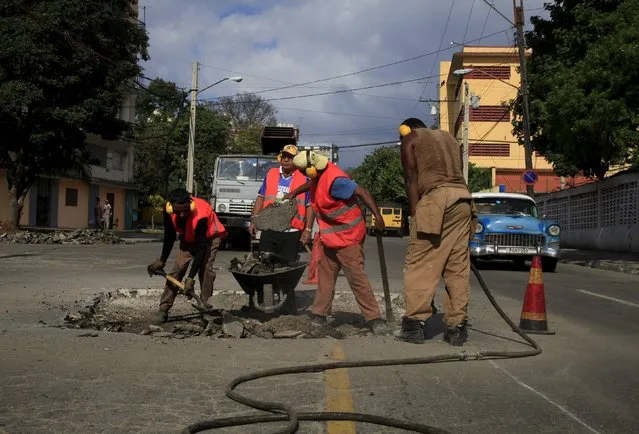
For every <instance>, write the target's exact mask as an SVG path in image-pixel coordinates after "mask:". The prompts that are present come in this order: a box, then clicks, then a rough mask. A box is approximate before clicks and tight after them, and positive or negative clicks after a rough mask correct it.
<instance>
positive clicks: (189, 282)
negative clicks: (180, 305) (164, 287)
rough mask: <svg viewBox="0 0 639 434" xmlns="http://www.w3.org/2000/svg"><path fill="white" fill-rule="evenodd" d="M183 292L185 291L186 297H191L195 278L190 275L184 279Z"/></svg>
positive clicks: (193, 291) (193, 292)
mask: <svg viewBox="0 0 639 434" xmlns="http://www.w3.org/2000/svg"><path fill="white" fill-rule="evenodd" d="M184 292H185V293H186V298H187V299H189V300H190V299H191V298H193V295H192V294H195V280H194V279H191V278H190V277H189V278H187V279H186V280H185V281H184Z"/></svg>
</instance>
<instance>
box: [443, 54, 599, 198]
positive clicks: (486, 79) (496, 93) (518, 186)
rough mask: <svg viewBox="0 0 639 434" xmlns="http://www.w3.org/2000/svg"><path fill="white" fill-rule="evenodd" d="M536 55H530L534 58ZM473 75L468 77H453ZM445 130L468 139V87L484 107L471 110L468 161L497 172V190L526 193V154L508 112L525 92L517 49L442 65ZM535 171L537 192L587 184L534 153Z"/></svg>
mask: <svg viewBox="0 0 639 434" xmlns="http://www.w3.org/2000/svg"><path fill="white" fill-rule="evenodd" d="M530 54H531V51H530V50H528V51H527V55H530ZM461 69H471V70H472V71H471V72H468V73H466V74H465V75H463V76H458V75H455V74H453V72H454V71H458V70H461ZM440 76H441V77H443V78H444V80H443V81H442V82H441V83H440V88H439V101H440V102H439V114H440V117H439V127H440V128H441V129H442V130H445V131H448V132H450V133H451V134H452V135H453V136H455V137H456V138H458V139H459V141H460V143H461V141H462V136H463V119H464V87H465V85H464V81H466V82H467V83H468V85H469V91H470V95H471V96H477V97H479V105H478V106H477V107H476V108H473V107H471V108H470V110H469V126H468V160H469V162H471V163H473V164H475V165H476V166H477V167H481V168H491V169H492V185H493V189H495V190H498V189H500V186H501V189H502V190H504V191H508V192H525V190H526V185H525V183H524V182H523V179H522V175H523V172H524V170H525V167H526V165H525V150H524V147H523V146H522V145H519V143H518V142H517V139H516V138H515V137H514V136H513V133H512V130H513V126H512V123H511V121H512V114H511V113H510V111H509V110H508V109H507V108H506V107H505V104H507V103H508V102H509V101H510V100H512V99H514V98H515V97H516V96H517V90H518V88H519V86H520V84H521V83H520V80H521V77H520V74H519V54H518V50H517V48H516V47H488V46H482V47H469V46H466V47H464V48H463V50H462V51H461V52H457V53H455V54H453V58H452V60H447V61H442V62H440ZM533 169H534V170H535V172H536V173H537V175H538V181H537V183H536V184H535V191H536V192H548V191H554V190H558V189H560V188H562V187H563V185H564V184H565V183H573V182H574V183H576V184H581V183H584V182H586V181H587V180H585V179H583V178H576V179H574V180H573V179H569V180H565V179H562V178H560V177H558V176H557V175H556V174H555V173H554V171H553V169H552V165H551V164H550V163H549V162H547V161H546V160H545V158H543V157H541V156H537V155H536V154H535V153H533Z"/></svg>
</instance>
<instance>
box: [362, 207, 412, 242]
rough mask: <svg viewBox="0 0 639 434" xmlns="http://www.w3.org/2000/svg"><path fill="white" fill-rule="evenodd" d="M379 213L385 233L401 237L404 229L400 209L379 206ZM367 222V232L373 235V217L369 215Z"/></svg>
mask: <svg viewBox="0 0 639 434" xmlns="http://www.w3.org/2000/svg"><path fill="white" fill-rule="evenodd" d="M379 212H380V213H381V214H382V218H383V219H384V226H386V233H393V234H395V236H398V237H401V236H402V232H403V229H404V227H403V220H402V218H403V213H402V208H401V207H399V206H387V205H381V206H379ZM367 220H368V219H367ZM369 221H370V223H369V225H368V232H369V234H371V235H373V234H374V233H375V216H374V215H371V216H370V220H369Z"/></svg>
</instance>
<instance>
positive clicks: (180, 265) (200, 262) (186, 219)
mask: <svg viewBox="0 0 639 434" xmlns="http://www.w3.org/2000/svg"><path fill="white" fill-rule="evenodd" d="M163 215H164V244H163V245H162V253H161V255H160V258H159V259H156V260H155V261H153V263H152V264H151V265H149V266H148V270H149V274H152V272H153V271H159V270H163V269H164V265H165V264H166V261H167V259H168V258H169V255H170V254H171V250H172V249H173V246H174V244H175V238H176V235H177V234H179V235H180V243H179V249H178V252H177V254H176V255H175V265H174V267H173V270H172V271H171V272H170V273H169V274H170V275H171V276H173V277H175V278H176V279H177V280H179V281H182V279H183V278H184V276H186V272H187V270H188V268H189V264H190V263H191V262H193V265H192V266H191V270H190V271H189V274H188V277H187V278H186V280H185V281H184V290H185V292H186V294H187V297H189V298H191V297H192V296H191V295H190V294H192V293H194V291H195V275H198V278H199V281H200V290H201V295H200V298H201V299H202V301H203V302H204V303H206V304H208V303H207V301H208V299H209V298H210V297H211V296H212V295H213V284H214V283H215V277H216V273H215V268H214V262H215V257H216V256H217V252H218V250H219V249H220V246H221V245H222V240H224V238H225V237H226V229H225V228H224V226H223V225H222V223H220V221H219V220H218V218H217V215H216V214H215V212H214V211H213V208H211V205H210V204H209V203H208V202H207V201H206V200H203V199H200V198H197V197H192V196H191V195H190V194H189V192H188V191H186V190H185V189H183V188H177V189H175V190H173V191H172V192H171V193H170V194H169V200H168V202H167V203H166V205H165V206H164V210H163ZM176 296H177V289H176V288H175V287H174V286H173V284H171V283H170V282H166V286H165V288H164V293H163V294H162V297H161V298H160V308H159V310H158V311H157V312H156V313H155V315H154V316H153V318H152V322H153V323H154V324H161V323H163V322H166V320H167V319H168V316H169V309H171V307H172V306H173V302H174V301H175V297H176Z"/></svg>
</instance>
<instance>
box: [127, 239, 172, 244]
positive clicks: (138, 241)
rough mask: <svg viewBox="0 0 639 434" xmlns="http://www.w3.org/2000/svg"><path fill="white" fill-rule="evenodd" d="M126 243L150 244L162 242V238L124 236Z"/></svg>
mask: <svg viewBox="0 0 639 434" xmlns="http://www.w3.org/2000/svg"><path fill="white" fill-rule="evenodd" d="M122 239H123V240H124V244H148V243H161V242H162V240H158V239H153V238H122Z"/></svg>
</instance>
